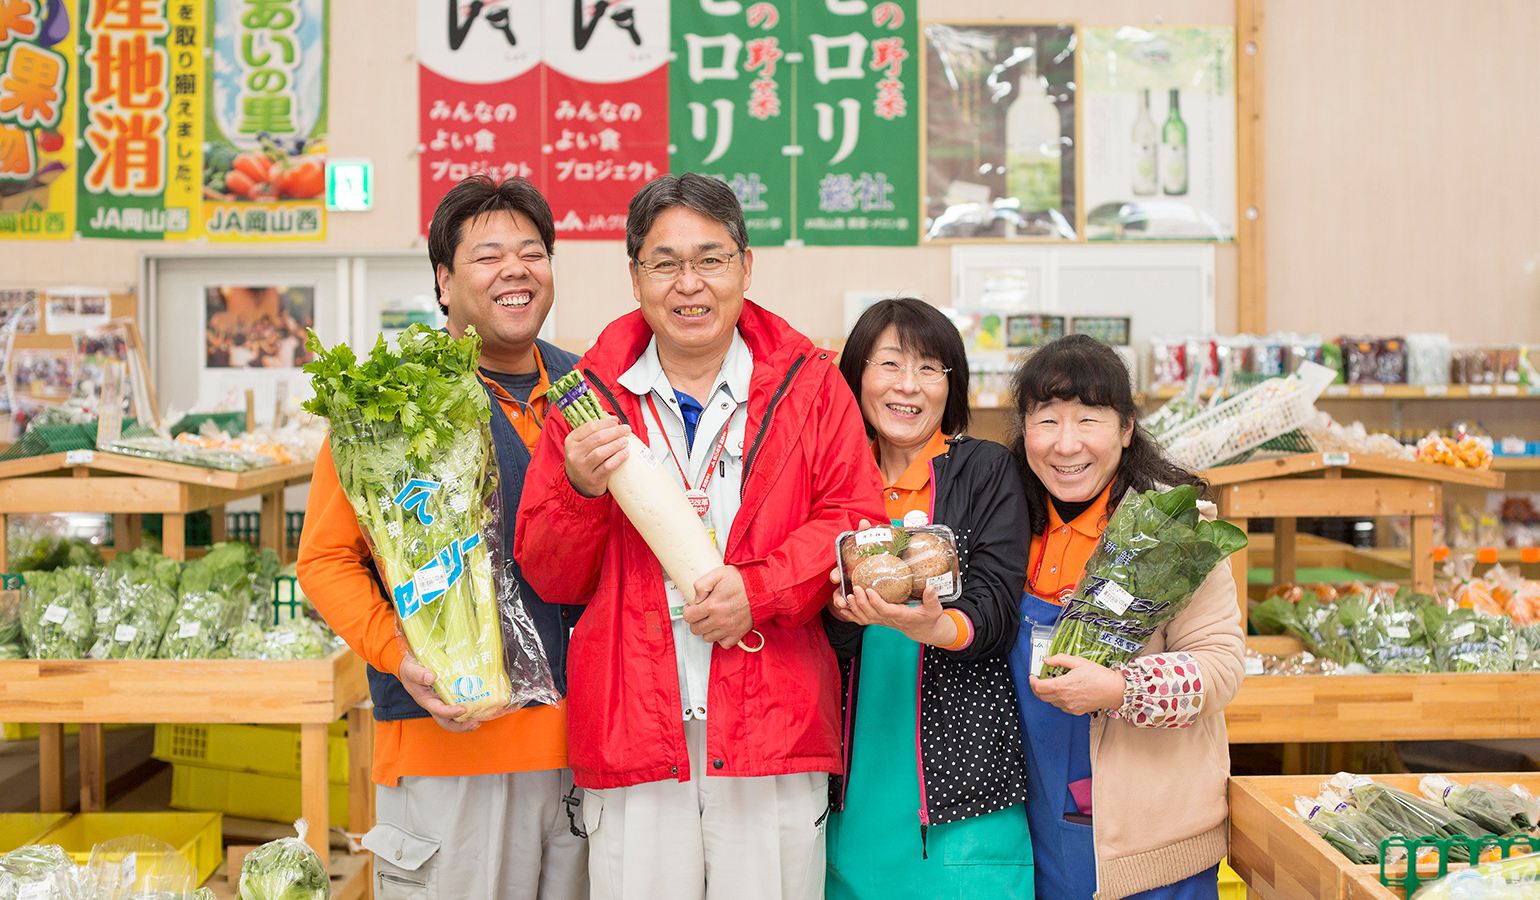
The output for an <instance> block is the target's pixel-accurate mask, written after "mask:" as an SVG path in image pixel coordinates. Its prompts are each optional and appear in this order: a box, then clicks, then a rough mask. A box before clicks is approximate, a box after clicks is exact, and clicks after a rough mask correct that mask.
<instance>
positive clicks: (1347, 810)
mask: <svg viewBox="0 0 1540 900" xmlns="http://www.w3.org/2000/svg"><path fill="white" fill-rule="evenodd" d="M1294 808H1295V811H1296V813H1297V814H1298V815H1299V817H1300V819H1301V820H1302V821H1303V822H1304V823H1305V825H1306V826H1308V827H1309V828H1310V830H1311V831H1314V832H1315V833H1316V834H1318V835H1320V836H1321V839H1322V840H1324V841H1326V843H1328V844H1331V845H1332V846H1333V847H1336V848H1337V849H1338V850H1340V851H1342V855H1343V856H1346V857H1347V858H1348V859H1350V860H1352V861H1353V862H1354V863H1357V864H1359V865H1363V864H1366V863H1374V862H1379V859H1380V841H1382V840H1384V839H1385V838H1388V837H1390V830H1389V829H1387V828H1386V827H1385V826H1384V825H1383V824H1381V823H1380V821H1379V820H1378V819H1376V818H1374V817H1373V816H1371V815H1369V814H1368V813H1365V812H1364V811H1363V810H1361V809H1357V808H1355V807H1352V806H1349V805H1347V804H1345V803H1340V802H1329V801H1327V800H1325V799H1324V798H1316V799H1314V800H1312V799H1311V798H1308V797H1295V798H1294Z"/></svg>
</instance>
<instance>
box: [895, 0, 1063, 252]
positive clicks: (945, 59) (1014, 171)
mask: <svg viewBox="0 0 1540 900" xmlns="http://www.w3.org/2000/svg"><path fill="white" fill-rule="evenodd" d="M924 33H925V53H924V58H925V70H924V84H925V91H926V104H925V109H926V113H925V135H926V142H925V160H924V170H923V177H924V190H925V200H924V204H925V205H924V223H923V225H924V229H923V231H924V236H925V238H926V239H927V240H946V239H967V240H976V239H987V238H999V239H1004V240H1023V239H1031V240H1076V239H1077V238H1078V236H1079V234H1080V225H1079V219H1078V216H1079V212H1080V208H1081V207H1080V203H1079V196H1078V189H1077V184H1078V181H1077V177H1076V176H1077V172H1078V157H1079V154H1078V153H1077V149H1078V148H1077V145H1078V133H1077V127H1078V123H1077V119H1076V109H1075V95H1076V92H1077V86H1078V85H1079V83H1080V79H1079V77H1078V73H1077V66H1078V60H1079V53H1078V52H1077V49H1076V48H1077V42H1076V30H1075V27H1074V26H1072V25H1065V24H1022V23H1002V24H988V25H979V24H949V23H945V22H929V23H927V24H926V25H925V26H924Z"/></svg>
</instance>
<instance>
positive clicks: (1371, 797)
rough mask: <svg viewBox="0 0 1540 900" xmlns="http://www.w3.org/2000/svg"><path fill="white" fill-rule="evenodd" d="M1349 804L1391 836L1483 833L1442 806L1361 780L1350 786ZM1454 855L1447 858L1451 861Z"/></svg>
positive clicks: (1389, 786)
mask: <svg viewBox="0 0 1540 900" xmlns="http://www.w3.org/2000/svg"><path fill="white" fill-rule="evenodd" d="M1352 794H1353V802H1354V803H1355V804H1357V806H1358V808H1359V809H1361V810H1363V811H1364V812H1366V813H1368V814H1369V815H1371V816H1373V817H1374V818H1375V819H1377V820H1379V823H1380V824H1381V825H1384V826H1385V828H1386V829H1387V830H1389V831H1390V833H1391V834H1399V835H1402V836H1404V837H1411V838H1415V837H1421V836H1423V835H1430V836H1432V837H1440V838H1443V837H1458V836H1460V835H1464V836H1466V837H1473V838H1480V837H1483V836H1484V835H1486V834H1487V832H1486V831H1485V830H1484V829H1482V828H1481V826H1479V825H1477V824H1476V823H1475V822H1472V821H1471V820H1469V819H1467V818H1465V817H1464V816H1461V815H1459V814H1457V813H1454V812H1451V811H1450V810H1448V809H1446V808H1444V806H1443V805H1441V804H1437V803H1432V802H1429V801H1427V800H1424V799H1423V798H1421V797H1416V796H1413V795H1412V794H1409V793H1407V792H1406V791H1403V790H1401V789H1400V788H1397V787H1392V786H1391V785H1388V784H1381V783H1380V782H1378V781H1372V780H1370V779H1367V778H1364V779H1360V780H1359V781H1358V782H1357V783H1355V784H1354V785H1353V787H1352ZM1455 856H1458V854H1454V855H1452V856H1451V858H1455Z"/></svg>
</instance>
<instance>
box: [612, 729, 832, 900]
mask: <svg viewBox="0 0 1540 900" xmlns="http://www.w3.org/2000/svg"><path fill="white" fill-rule="evenodd" d="M684 732H685V741H686V743H687V744H688V746H689V749H690V780H689V781H688V782H684V783H680V782H677V781H654V782H651V783H649V784H639V785H633V786H631V787H625V788H611V789H609V790H603V791H585V792H584V795H585V796H584V798H583V827H584V829H585V830H587V832H588V847H589V863H588V865H589V876H590V878H592V880H593V896H594V898H595V900H658V898H667V900H822V898H823V887H824V884H823V882H824V822H825V820H826V818H827V816H828V808H829V793H828V785H829V776H828V775H827V774H825V773H823V772H810V773H801V774H796V775H767V776H764V777H761V778H724V777H722V776H713V775H711V774H710V772H711V770H710V769H709V768H708V767H707V760H706V752H705V744H706V723H705V722H702V721H699V720H692V721H689V722H685V723H684Z"/></svg>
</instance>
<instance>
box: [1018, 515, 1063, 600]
mask: <svg viewBox="0 0 1540 900" xmlns="http://www.w3.org/2000/svg"><path fill="white" fill-rule="evenodd" d="M1047 555H1048V532H1047V531H1046V530H1045V531H1044V532H1043V540H1042V541H1041V542H1040V543H1039V544H1038V545H1037V562H1036V563H1035V564H1033V566H1032V574H1031V575H1028V576H1027V590H1028V591H1030V592H1031V594H1032V596H1034V597H1037V598H1039V599H1042V600H1048V599H1049V598H1048V597H1045V596H1043V595H1042V594H1040V593H1038V590H1037V576H1039V575H1041V574H1042V573H1043V557H1045V556H1047ZM1059 583H1060V585H1061V587H1060V588H1059V590H1058V594H1057V596H1058V603H1059V605H1060V606H1063V605H1064V602H1065V601H1066V600H1068V599H1069V595H1070V594H1072V593H1074V590H1075V586H1074V585H1069V586H1068V587H1064V586H1062V585H1063V582H1062V581H1061V582H1059ZM1049 602H1053V601H1051V600H1050V601H1049Z"/></svg>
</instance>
